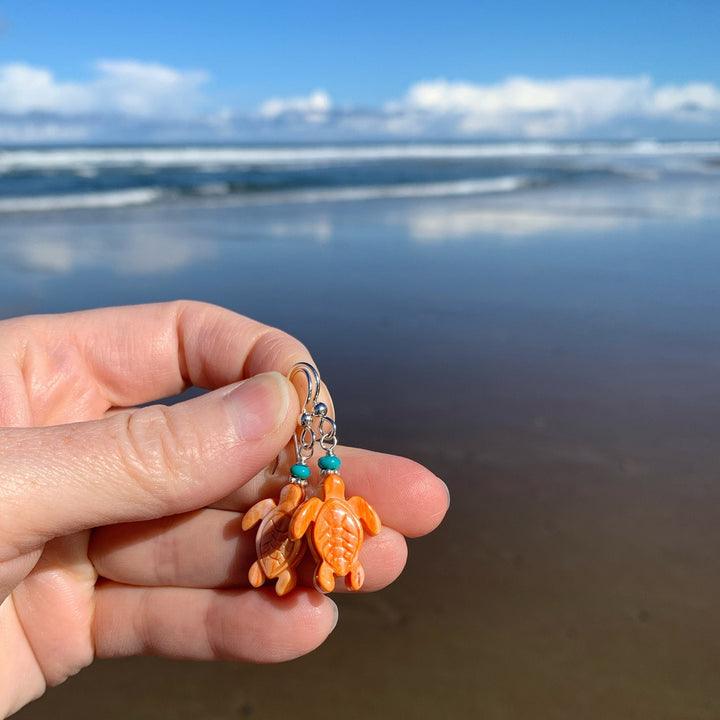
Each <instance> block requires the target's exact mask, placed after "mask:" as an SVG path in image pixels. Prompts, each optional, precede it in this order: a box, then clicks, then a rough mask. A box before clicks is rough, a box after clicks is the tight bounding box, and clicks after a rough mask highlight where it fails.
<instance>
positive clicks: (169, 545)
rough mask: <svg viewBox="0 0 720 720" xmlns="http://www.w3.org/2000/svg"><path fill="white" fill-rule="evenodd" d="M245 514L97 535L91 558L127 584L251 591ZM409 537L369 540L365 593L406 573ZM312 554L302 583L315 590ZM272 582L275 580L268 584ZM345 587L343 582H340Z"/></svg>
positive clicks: (384, 534)
mask: <svg viewBox="0 0 720 720" xmlns="http://www.w3.org/2000/svg"><path fill="white" fill-rule="evenodd" d="M241 523H242V513H238V512H232V511H228V510H217V509H210V508H206V509H203V510H197V511H195V512H191V513H185V514H183V515H175V516H173V517H169V518H161V519H159V520H150V521H146V522H135V523H124V524H118V525H110V526H107V527H103V528H99V529H97V530H95V531H94V532H93V535H92V538H91V541H90V548H89V555H90V560H91V561H92V563H93V565H94V566H95V568H96V570H97V572H98V574H99V575H100V576H102V577H104V578H107V579H108V580H113V581H115V582H119V583H124V584H127V585H143V586H173V587H195V588H227V587H248V586H249V581H248V570H249V568H250V565H251V564H252V563H253V562H254V561H255V559H256V557H257V556H256V554H255V533H256V528H253V529H251V530H249V531H247V532H244V531H243V530H242V527H241ZM406 559H407V547H406V544H405V539H404V538H403V536H402V535H401V534H400V533H398V532H396V531H395V530H393V529H392V528H387V527H386V528H383V529H382V530H381V532H380V534H379V535H376V536H374V537H366V538H365V542H364V543H363V548H362V550H361V554H360V561H361V562H362V564H363V566H364V568H365V573H366V580H365V584H364V586H363V590H368V591H372V590H378V589H380V588H382V587H385V586H386V585H388V584H390V583H391V582H392V581H393V580H395V579H396V578H397V576H398V575H399V574H400V573H401V572H402V569H403V567H404V566H405V561H406ZM313 566H314V563H313V561H312V558H311V556H310V553H307V554H306V557H305V560H304V561H303V564H302V566H301V568H300V569H299V573H298V575H299V583H300V584H302V585H306V586H309V587H311V586H312V574H313ZM268 582H269V583H270V584H272V583H273V581H268ZM337 587H338V589H342V587H343V583H338V584H337Z"/></svg>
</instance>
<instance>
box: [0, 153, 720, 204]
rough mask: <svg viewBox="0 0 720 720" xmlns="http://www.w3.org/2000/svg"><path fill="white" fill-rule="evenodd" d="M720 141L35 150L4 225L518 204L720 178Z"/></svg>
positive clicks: (14, 164) (7, 197)
mask: <svg viewBox="0 0 720 720" xmlns="http://www.w3.org/2000/svg"><path fill="white" fill-rule="evenodd" d="M718 158H720V141H705V142H700V141H692V142H689V141H687V142H661V141H656V140H640V141H628V142H620V141H618V142H505V143H501V142H498V143H492V142H486V143H405V144H403V143H397V144H365V145H294V146H137V147H91V146H85V147H79V146H78V147H32V148H11V149H4V150H0V213H12V212H33V213H43V212H50V211H65V210H82V209H91V208H120V207H125V206H132V205H148V204H155V203H163V202H165V203H182V202H186V203H187V202H199V201H204V202H208V199H212V200H213V201H214V202H227V203H237V204H257V203H297V202H302V203H320V202H351V201H362V200H374V199H382V198H413V197H415V198H418V197H420V198H421V197H440V196H454V195H484V194H488V193H511V192H518V191H523V190H527V189H530V188H532V187H536V186H541V185H552V184H575V183H578V182H587V181H598V180H601V181H604V182H617V181H622V180H623V179H625V180H627V179H628V178H633V179H636V180H643V181H653V180H657V179H659V178H660V177H662V176H663V175H667V174H668V173H693V172H697V173H700V172H702V173H720V166H718V165H717V161H718Z"/></svg>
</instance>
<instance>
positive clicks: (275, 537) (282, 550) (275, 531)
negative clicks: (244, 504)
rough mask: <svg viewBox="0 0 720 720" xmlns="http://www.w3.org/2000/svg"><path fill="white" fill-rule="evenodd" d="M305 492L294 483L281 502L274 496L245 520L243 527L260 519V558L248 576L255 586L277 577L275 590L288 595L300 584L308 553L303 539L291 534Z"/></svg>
mask: <svg viewBox="0 0 720 720" xmlns="http://www.w3.org/2000/svg"><path fill="white" fill-rule="evenodd" d="M304 498H305V492H304V490H303V489H302V487H300V486H299V485H296V484H294V483H290V484H288V485H286V486H285V487H284V488H283V489H282V492H281V493H280V501H279V502H277V503H276V502H275V500H273V499H272V498H268V499H267V500H261V501H260V502H258V503H256V504H255V505H253V506H252V507H251V508H250V509H249V510H248V511H247V513H245V516H244V517H243V519H242V528H243V530H249V529H250V528H252V527H254V526H255V525H256V524H257V523H258V522H260V527H259V528H258V531H257V534H256V536H255V550H256V552H257V558H258V559H257V560H256V561H255V562H254V563H253V564H252V565H251V566H250V571H249V572H248V579H249V580H250V584H251V585H252V586H253V587H260V586H261V585H262V584H263V583H264V582H265V580H266V579H270V580H272V579H275V578H277V582H276V583H275V592H276V593H277V594H278V595H286V594H287V593H289V592H290V591H291V590H292V589H293V588H294V587H295V585H296V584H297V572H296V569H295V568H296V567H297V565H298V563H299V562H300V560H301V559H302V556H303V555H304V554H305V545H304V543H303V542H302V541H301V540H292V539H291V538H290V537H289V535H288V530H289V528H290V522H291V520H292V517H293V513H294V512H295V510H296V509H297V507H298V505H300V503H301V502H302V501H303V500H304Z"/></svg>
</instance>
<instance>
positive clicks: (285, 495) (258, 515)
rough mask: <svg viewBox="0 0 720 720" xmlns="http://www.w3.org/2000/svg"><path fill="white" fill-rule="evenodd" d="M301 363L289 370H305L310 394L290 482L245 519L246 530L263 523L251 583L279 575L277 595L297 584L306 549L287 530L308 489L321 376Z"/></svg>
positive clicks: (254, 507) (254, 508) (257, 537)
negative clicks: (299, 567) (298, 572)
mask: <svg viewBox="0 0 720 720" xmlns="http://www.w3.org/2000/svg"><path fill="white" fill-rule="evenodd" d="M301 365H302V366H303V367H302V368H298V366H297V365H296V366H295V367H294V368H293V370H292V371H291V373H290V378H291V379H292V377H293V376H294V375H295V373H296V372H298V371H300V370H302V372H303V373H305V375H306V377H307V380H308V395H307V398H306V400H305V405H304V408H303V412H302V414H301V415H300V419H299V420H298V426H299V429H298V431H297V432H296V433H295V455H296V462H295V464H294V465H293V466H292V467H291V468H290V479H289V482H288V484H287V485H285V487H284V488H283V489H282V490H281V491H280V499H279V500H278V501H277V502H276V501H275V500H274V499H273V498H267V499H266V500H261V501H260V502H258V503H255V505H253V506H252V507H251V508H250V509H249V510H248V511H247V512H246V513H245V515H244V516H243V519H242V529H243V530H250V529H251V528H253V527H255V525H257V524H258V523H260V527H259V528H258V530H257V534H256V535H255V550H256V552H257V560H256V561H255V562H254V563H253V564H252V565H251V566H250V571H249V572H248V579H249V580H250V584H251V585H252V586H253V587H260V586H261V585H263V584H264V583H265V580H266V579H271V580H272V579H275V578H277V582H276V583H275V592H276V593H277V594H278V595H287V593H289V592H290V591H291V590H292V589H293V588H294V587H295V585H296V584H297V571H296V568H297V565H298V563H299V562H300V560H302V557H303V555H304V554H305V549H306V546H305V542H304V541H303V540H302V539H301V538H296V539H293V538H290V536H289V532H288V531H289V527H290V522H291V520H292V517H293V514H294V512H295V510H296V509H297V508H298V506H299V505H300V504H301V503H302V502H303V500H305V488H306V487H307V483H308V478H309V477H310V468H309V467H308V464H307V461H308V460H309V459H310V458H311V457H312V454H313V449H314V447H315V431H314V430H313V427H312V423H313V420H314V417H313V414H312V407H313V406H315V405H316V404H317V398H318V396H319V395H320V376H319V375H318V374H317V370H315V368H313V367H312V366H311V365H308V364H307V363H302V364H301ZM304 366H307V367H304ZM311 372H312V373H314V374H310V373H311ZM308 410H310V412H308Z"/></svg>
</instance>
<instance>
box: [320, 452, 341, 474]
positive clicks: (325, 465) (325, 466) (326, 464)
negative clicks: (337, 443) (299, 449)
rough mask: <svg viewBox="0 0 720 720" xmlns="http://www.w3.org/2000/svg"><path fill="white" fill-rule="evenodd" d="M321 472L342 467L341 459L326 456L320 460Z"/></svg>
mask: <svg viewBox="0 0 720 720" xmlns="http://www.w3.org/2000/svg"><path fill="white" fill-rule="evenodd" d="M318 467H319V468H320V469H321V470H337V469H338V468H339V467H340V458H339V457H336V456H335V455H324V456H323V457H321V458H320V459H319V460H318Z"/></svg>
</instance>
